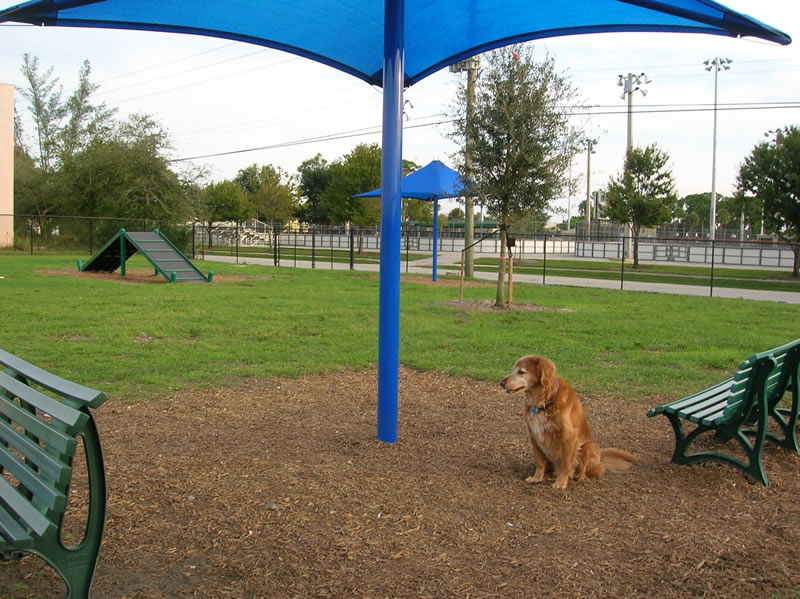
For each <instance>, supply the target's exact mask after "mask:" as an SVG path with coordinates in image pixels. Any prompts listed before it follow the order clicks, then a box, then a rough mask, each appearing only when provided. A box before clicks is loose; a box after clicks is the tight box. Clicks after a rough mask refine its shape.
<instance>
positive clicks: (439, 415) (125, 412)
mask: <svg viewBox="0 0 800 599" xmlns="http://www.w3.org/2000/svg"><path fill="white" fill-rule="evenodd" d="M376 393H377V392H376V373H375V372H363V373H333V374H327V375H319V376H307V377H303V378H300V379H297V380H290V379H271V380H257V381H256V380H254V381H250V382H249V383H246V384H242V385H240V386H237V387H232V388H227V389H224V390H213V391H202V392H193V393H182V394H179V395H175V396H171V397H165V398H164V399H161V400H159V401H152V402H147V403H139V404H124V403H121V402H111V403H109V404H106V405H105V406H103V407H102V408H100V409H99V410H97V413H96V416H97V420H98V425H99V428H100V434H101V438H102V440H103V447H104V452H105V458H106V467H107V473H108V486H109V511H108V519H107V528H106V535H105V539H104V543H103V549H102V553H101V557H100V563H99V566H98V569H97V575H96V580H95V583H94V587H93V594H92V596H93V597H94V598H95V599H112V598H113V599H120V598H127V599H134V598H136V599H140V598H141V599H145V598H146V599H159V598H170V597H181V598H183V597H196V598H243V599H244V598H248V599H249V598H261V597H264V598H276V599H277V598H290V597H291V598H293V597H370V598H382V597H387V598H388V597H399V598H406V597H407V598H425V597H462V598H488V597H510V598H517V597H518V598H530V597H581V598H582V597H587V598H588V597H609V598H611V597H614V598H620V597H648V598H660V597H720V598H722V597H765V598H771V599H775V598H796V597H797V596H798V592H800V560H798V552H799V551H800V515H799V514H800V507H799V504H798V498H800V457H798V456H796V455H792V454H790V453H788V452H786V451H784V450H780V449H775V448H772V447H770V448H769V449H768V450H767V451H766V454H765V456H764V462H765V466H766V470H767V473H768V475H769V477H770V482H771V485H770V487H769V488H765V487H763V486H762V485H760V484H758V483H754V482H752V481H751V480H749V479H748V478H747V477H746V476H745V475H743V474H741V473H740V472H738V471H736V470H734V469H732V468H730V467H726V466H723V465H719V464H705V465H696V466H691V467H686V466H677V465H674V464H671V463H670V462H669V457H670V455H671V452H672V447H673V442H672V433H671V430H670V427H669V424H668V422H667V421H666V419H664V418H655V419H648V418H647V417H646V416H645V414H646V411H647V408H649V407H651V405H652V404H653V403H656V402H648V403H647V404H645V403H642V402H634V401H628V402H626V401H610V400H606V399H604V398H602V397H588V398H587V397H584V403H585V406H586V409H587V413H588V415H589V419H590V423H591V425H592V429H593V433H594V436H595V438H596V439H597V440H598V441H599V442H600V444H601V445H603V446H615V447H619V448H623V449H626V450H629V451H632V452H634V453H635V454H636V455H637V456H638V457H639V459H640V461H639V463H638V464H636V465H635V466H634V468H633V469H632V470H631V471H630V472H629V473H627V474H617V475H608V476H607V477H606V478H604V479H602V480H600V481H590V482H587V483H575V482H573V483H571V484H570V485H569V487H568V488H567V489H566V491H559V490H555V489H553V488H551V487H550V485H549V484H547V485H528V484H526V483H525V482H524V478H525V477H526V476H529V475H530V474H532V472H533V460H532V455H531V450H530V448H529V446H528V442H527V440H526V438H525V434H524V425H523V423H522V420H521V415H520V400H519V398H517V397H512V396H507V395H504V394H503V393H502V392H501V390H500V388H499V387H498V386H497V385H495V384H490V383H486V382H476V381H474V380H471V379H467V378H460V377H450V376H445V375H442V374H435V373H433V374H431V373H419V372H412V371H408V370H402V371H401V380H400V395H401V398H400V426H399V436H400V440H399V442H398V443H396V444H383V443H380V442H378V441H377V440H376V438H375V423H376V413H375V410H376V408H375V404H376V399H375V398H376ZM80 487H81V484H80V481H79V482H78V484H77V486H76V491H77V492H76V493H75V494H74V495H73V497H72V498H71V499H70V501H71V502H72V503H73V504H74V505H75V507H76V509H78V510H80V508H81V501H82V499H81V497H82V496H83V491H82V490H81V489H80ZM78 520H79V519H78ZM78 524H79V522H78ZM71 525H72V526H73V528H74V527H75V526H76V524H75V522H71ZM78 529H79V526H78ZM42 564H43V562H42V561H41V560H39V559H38V558H35V557H31V556H29V557H25V558H23V559H22V560H20V561H12V562H7V563H2V564H0V597H2V598H3V599H5V598H7V597H8V598H21V597H36V598H42V597H58V596H63V594H62V593H63V586H62V585H61V583H60V582H59V579H58V578H57V576H55V574H54V573H52V572H51V571H49V570H47V569H45V568H44V567H43V565H42Z"/></svg>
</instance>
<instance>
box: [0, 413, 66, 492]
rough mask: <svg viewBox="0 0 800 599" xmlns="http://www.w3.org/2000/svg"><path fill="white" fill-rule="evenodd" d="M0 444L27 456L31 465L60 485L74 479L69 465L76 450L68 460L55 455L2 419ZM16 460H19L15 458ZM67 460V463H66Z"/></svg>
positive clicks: (60, 455) (0, 420)
mask: <svg viewBox="0 0 800 599" xmlns="http://www.w3.org/2000/svg"><path fill="white" fill-rule="evenodd" d="M0 442H3V443H5V444H8V445H9V446H11V447H13V448H14V450H15V451H16V452H17V453H20V454H21V455H23V456H25V459H26V460H27V461H29V462H30V463H33V464H36V466H37V467H38V468H39V469H40V470H41V471H42V473H43V474H45V475H46V476H47V477H48V478H50V479H52V480H53V481H55V482H57V483H58V484H61V485H64V484H67V483H68V482H69V480H70V478H72V467H71V466H70V464H69V459H70V457H71V456H73V455H75V451H74V450H73V451H72V453H69V454H67V457H66V458H63V454H59V455H58V456H56V455H53V454H52V453H49V452H47V451H45V449H44V448H43V447H42V446H41V445H39V444H38V443H36V442H35V441H34V440H33V439H31V438H30V437H27V436H25V435H24V434H22V433H20V432H19V431H18V430H16V429H15V428H13V427H12V426H11V425H10V424H8V423H7V422H5V421H4V420H2V419H0ZM76 445H77V443H76ZM12 455H13V454H12ZM59 458H61V459H59ZM14 459H15V460H16V459H18V458H17V457H16V456H14ZM65 459H66V461H64V460H65Z"/></svg>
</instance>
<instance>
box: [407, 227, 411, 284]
mask: <svg viewBox="0 0 800 599" xmlns="http://www.w3.org/2000/svg"><path fill="white" fill-rule="evenodd" d="M409 245H411V227H409V226H406V274H408V248H409Z"/></svg>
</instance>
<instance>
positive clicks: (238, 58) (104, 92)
mask: <svg viewBox="0 0 800 599" xmlns="http://www.w3.org/2000/svg"><path fill="white" fill-rule="evenodd" d="M223 47H226V46H223ZM267 50H268V48H260V49H258V50H255V51H254V52H248V53H247V54H242V55H241V56H234V57H232V58H226V59H224V60H220V61H217V62H212V63H209V64H203V65H200V66H197V67H194V68H191V69H188V70H185V71H181V72H180V73H178V74H175V73H169V74H167V75H162V76H161V77H155V78H153V79H148V80H147V81H141V82H139V83H131V84H130V85H125V86H123V87H117V88H115V89H109V90H104V91H101V92H97V93H96V94H94V95H95V96H102V95H105V94H113V93H115V92H118V91H122V90H124V89H130V88H131V87H139V86H141V85H147V84H148V83H155V82H156V81H163V80H164V79H173V78H175V77H176V76H178V75H181V76H182V75H186V74H187V73H193V72H195V71H202V70H203V69H209V68H211V67H215V66H217V65H221V64H225V63H228V62H233V61H235V60H240V59H242V58H247V57H248V56H253V55H255V54H261V53H263V52H267ZM209 52H210V50H209ZM200 54H205V52H201V53H200ZM194 56H199V54H194V55H192V56H187V57H186V58H182V59H179V60H177V61H174V62H181V61H183V60H188V59H189V58H193V57H194ZM286 62H288V61H286ZM165 64H170V63H165ZM278 64H281V63H278ZM266 66H269V65H266ZM152 68H153V69H156V68H160V67H152ZM137 72H138V73H142V72H144V71H137ZM245 72H246V71H245ZM124 76H125V75H119V77H124ZM206 81H210V80H206ZM192 85H194V84H192ZM179 89H180V88H179ZM122 101H123V102H124V101H125V100H122Z"/></svg>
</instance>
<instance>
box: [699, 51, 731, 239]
mask: <svg viewBox="0 0 800 599" xmlns="http://www.w3.org/2000/svg"><path fill="white" fill-rule="evenodd" d="M732 62H733V61H732V60H731V59H730V58H719V57H716V58H712V59H708V60H706V61H704V62H703V64H704V65H705V69H706V71H710V70H712V69H713V70H714V143H713V145H712V150H711V233H710V237H711V241H714V237H715V236H716V228H717V81H718V79H719V70H720V69H725V70H726V71H729V70H730V68H731V66H730V65H731V63H732Z"/></svg>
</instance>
